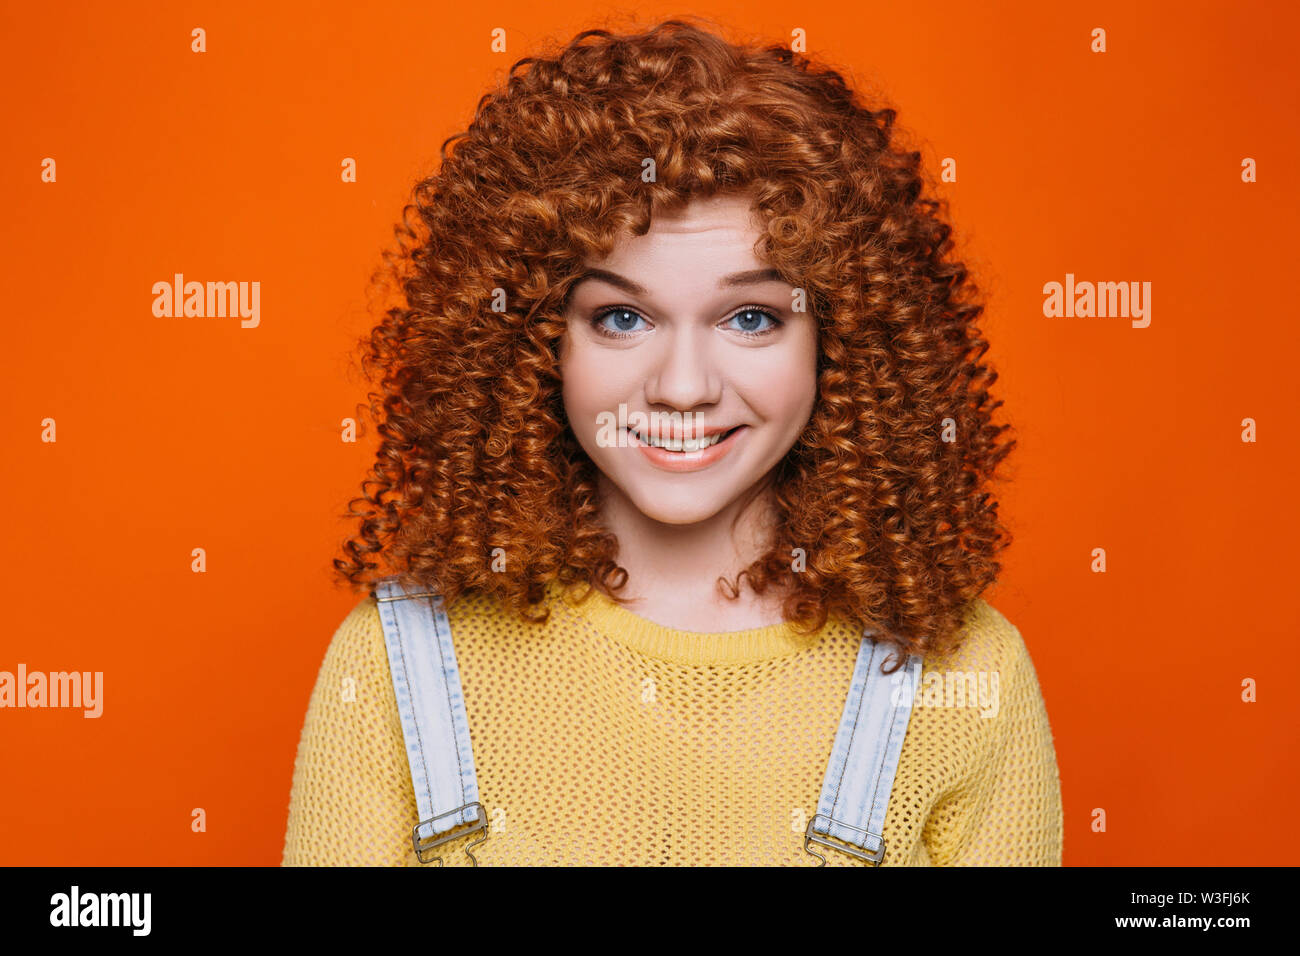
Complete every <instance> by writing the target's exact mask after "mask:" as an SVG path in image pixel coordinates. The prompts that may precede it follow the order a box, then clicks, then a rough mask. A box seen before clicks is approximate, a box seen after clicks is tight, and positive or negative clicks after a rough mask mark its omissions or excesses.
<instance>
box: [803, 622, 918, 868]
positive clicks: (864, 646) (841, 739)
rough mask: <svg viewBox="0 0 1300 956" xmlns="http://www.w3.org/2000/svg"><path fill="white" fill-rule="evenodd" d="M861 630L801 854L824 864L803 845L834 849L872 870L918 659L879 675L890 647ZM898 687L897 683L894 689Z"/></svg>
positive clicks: (878, 857)
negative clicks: (815, 844) (823, 776)
mask: <svg viewBox="0 0 1300 956" xmlns="http://www.w3.org/2000/svg"><path fill="white" fill-rule="evenodd" d="M869 635H870V632H867V633H866V634H864V635H863V637H862V643H861V645H860V646H859V647H858V659H857V663H856V665H855V666H854V668H853V681H852V683H851V685H850V686H849V694H848V699H847V700H846V701H845V704H844V713H843V715H842V716H841V717H840V726H839V730H838V731H836V734H835V743H834V745H833V747H832V748H831V759H830V762H829V764H828V765H827V767H826V778H825V781H824V783H823V784H822V792H821V799H820V800H819V801H818V803H817V813H816V815H815V816H814V817H813V818H812V819H811V820H809V821H808V827H807V829H806V830H805V832H804V849H805V850H807V851H808V852H809V853H811V854H812V855H813V856H815V857H817V858H818V859H820V860H821V861H822V862H821V864H819V865H822V866H824V865H825V864H826V858H825V857H823V856H821V854H819V853H816V852H814V851H813V850H811V849H810V848H809V846H808V844H809V843H817V844H820V845H822V846H828V847H831V848H832V849H836V850H841V851H843V852H845V853H848V854H849V855H850V856H854V857H857V858H858V859H862V860H867V861H868V862H870V863H871V865H873V866H879V865H880V862H881V861H882V860H883V859H884V858H885V837H884V827H885V811H886V810H887V809H888V807H889V794H890V791H891V790H892V789H893V786H894V772H895V771H896V770H897V769H898V757H899V754H900V753H901V752H902V750H903V738H904V737H906V736H907V724H908V721H909V720H910V719H911V716H912V699H913V691H914V688H915V687H916V685H917V682H918V680H919V679H920V674H921V663H922V662H921V658H920V656H918V655H916V654H911V655H909V656H908V658H907V662H906V663H905V664H904V665H903V666H902V667H901V668H899V669H898V670H897V671H895V672H894V673H893V674H891V675H884V674H881V673H880V665H881V664H882V663H884V661H885V659H886V657H887V656H888V654H889V652H890V650H891V648H892V645H887V644H883V643H879V642H877V641H874V640H872V638H871V637H870V636H869ZM900 685H901V686H900ZM828 836H830V837H835V838H836V839H838V840H842V841H845V842H846V843H848V844H850V845H849V846H843V845H841V844H839V843H833V842H831V841H830V840H829V839H827V837H828Z"/></svg>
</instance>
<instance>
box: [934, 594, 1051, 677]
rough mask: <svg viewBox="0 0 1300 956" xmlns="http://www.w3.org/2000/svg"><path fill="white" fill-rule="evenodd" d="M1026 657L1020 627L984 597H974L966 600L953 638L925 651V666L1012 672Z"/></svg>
mask: <svg viewBox="0 0 1300 956" xmlns="http://www.w3.org/2000/svg"><path fill="white" fill-rule="evenodd" d="M1029 660H1030V657H1029V649H1028V647H1027V646H1026V645H1025V640H1024V638H1023V637H1022V636H1021V634H1020V629H1019V628H1017V627H1016V626H1015V625H1014V624H1012V623H1011V621H1009V620H1008V619H1007V618H1006V616H1005V615H1004V614H1003V613H1002V612H1001V611H999V610H998V609H997V608H996V607H994V606H993V605H992V604H990V603H989V602H988V601H987V600H985V599H983V598H975V599H974V600H972V601H970V602H969V603H968V604H967V606H966V611H965V614H964V615H963V618H962V622H961V625H960V627H959V628H958V633H957V634H956V635H955V638H954V640H952V641H951V642H950V644H949V646H948V647H947V649H945V650H943V651H940V652H936V653H933V654H930V655H927V656H926V658H925V667H926V669H927V670H930V669H935V670H938V669H943V670H951V671H975V672H981V671H982V672H1002V673H1014V672H1016V671H1017V670H1019V669H1020V668H1021V667H1022V666H1023V665H1024V664H1025V663H1027V662H1029Z"/></svg>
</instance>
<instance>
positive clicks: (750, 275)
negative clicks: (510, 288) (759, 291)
mask: <svg viewBox="0 0 1300 956" xmlns="http://www.w3.org/2000/svg"><path fill="white" fill-rule="evenodd" d="M588 279H600V280H601V281H602V282H608V283H609V284H610V285H612V286H614V287H615V288H618V289H622V290H623V291H624V292H626V293H628V294H629V295H648V294H649V292H648V290H647V289H645V288H644V287H643V286H641V285H639V284H638V283H636V282H633V281H632V280H631V279H629V278H627V277H626V276H621V275H619V274H618V273H617V272H610V271H609V270H608V269H595V268H592V269H587V270H586V271H585V272H583V273H582V275H580V276H579V277H578V280H577V282H575V283H574V284H573V286H571V287H570V288H575V287H577V286H578V285H579V283H582V282H586V281H587V280H588ZM772 281H776V282H780V281H782V280H781V273H779V272H777V271H776V270H775V269H750V270H748V271H746V272H733V273H732V274H731V275H729V276H723V277H722V278H721V279H720V280H718V288H720V289H724V288H730V287H732V286H738V285H758V284H759V283H762V282H772Z"/></svg>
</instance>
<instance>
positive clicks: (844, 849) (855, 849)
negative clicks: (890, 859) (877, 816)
mask: <svg viewBox="0 0 1300 956" xmlns="http://www.w3.org/2000/svg"><path fill="white" fill-rule="evenodd" d="M818 817H824V818H825V819H827V820H829V821H830V822H831V823H834V824H837V825H838V826H841V827H844V828H845V829H847V830H853V831H855V832H857V833H861V834H863V835H864V836H869V837H875V838H876V839H877V840H879V841H880V849H878V850H864V849H863V848H862V847H860V846H854V845H853V844H851V843H846V842H843V841H841V840H838V839H833V838H832V837H831V836H830V835H829V834H823V833H816V832H814V831H813V824H814V823H816V822H817V818H818ZM827 829H828V830H829V829H830V827H829V826H827ZM810 843H816V844H818V845H820V846H828V847H830V848H831V849H832V850H839V851H840V852H841V853H847V854H848V855H849V856H853V857H857V858H858V859H859V860H866V861H867V862H868V863H870V864H871V865H872V866H880V861H881V860H883V859H884V858H885V838H884V837H883V836H882V835H881V834H879V833H872V832H871V831H869V830H864V829H863V828H862V827H855V826H850V825H849V824H847V823H840V821H838V820H833V819H831V817H830V816H828V815H827V814H825V813H814V814H813V817H812V819H811V820H809V821H808V826H807V828H806V829H805V830H804V833H803V848H804V850H805V851H806V852H807V853H809V854H810V855H811V856H815V857H817V859H819V860H821V862H820V863H818V864H817V865H818V866H825V865H826V857H824V856H822V855H821V854H820V853H818V852H816V851H815V850H813V849H812V848H811V847H810V846H809V844H810Z"/></svg>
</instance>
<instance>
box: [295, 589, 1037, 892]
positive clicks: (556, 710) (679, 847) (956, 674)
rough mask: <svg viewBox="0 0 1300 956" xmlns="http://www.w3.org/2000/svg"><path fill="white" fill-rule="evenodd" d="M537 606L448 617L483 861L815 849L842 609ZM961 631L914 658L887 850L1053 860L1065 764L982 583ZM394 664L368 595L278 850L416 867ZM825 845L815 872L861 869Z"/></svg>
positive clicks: (456, 848) (332, 650) (989, 860)
mask: <svg viewBox="0 0 1300 956" xmlns="http://www.w3.org/2000/svg"><path fill="white" fill-rule="evenodd" d="M548 602H549V606H550V607H551V617H550V620H549V621H548V622H547V623H546V624H544V625H533V624H528V623H526V622H523V621H520V620H518V619H517V618H515V617H513V616H512V615H511V614H509V613H508V612H507V611H505V610H503V609H502V608H501V606H500V605H499V603H498V602H497V600H496V599H495V598H493V597H491V596H489V595H482V594H471V595H466V596H465V597H463V598H462V599H461V600H459V601H457V602H456V603H455V604H454V605H453V606H451V607H450V608H449V609H448V612H447V613H448V620H449V621H450V624H451V632H452V636H453V641H454V644H455V649H456V656H457V660H458V662H459V665H460V670H461V680H462V684H463V687H464V696H465V706H466V710H467V714H468V719H469V728H470V736H471V739H472V743H473V748H474V761H475V765H476V769H477V772H478V786H479V795H480V800H481V802H482V803H483V805H484V807H486V808H487V811H488V815H489V819H490V820H491V824H490V829H489V834H488V837H487V839H486V841H484V842H483V843H480V844H479V845H478V846H477V847H475V848H474V854H475V856H476V857H477V859H478V862H479V865H483V866H493V865H497V866H500V865H506V866H510V865H553V866H555V865H558V866H564V865H597V866H608V865H634V866H656V865H677V866H699V865H793V866H808V865H816V863H817V860H816V859H814V858H813V857H812V856H810V855H809V854H808V853H807V852H805V850H804V848H803V839H804V838H803V833H804V827H805V825H806V823H807V820H808V818H809V816H810V815H811V814H812V813H814V812H815V811H816V808H817V800H818V796H819V794H820V792H821V786H822V781H823V779H824V777H825V773H826V764H827V762H828V760H829V759H830V752H831V744H832V741H833V740H834V737H835V731H836V728H837V726H838V724H839V719H840V715H841V712H842V711H843V708H844V703H845V700H846V696H847V694H848V691H849V683H850V678H851V676H852V673H853V667H854V662H855V660H856V656H857V651H858V646H859V643H860V640H861V632H860V631H859V630H857V629H856V628H854V627H852V626H850V625H849V624H848V623H847V622H845V621H843V620H840V619H838V618H837V617H835V616H832V617H831V618H830V620H829V621H828V623H827V624H826V626H825V627H824V628H822V630H821V631H820V632H818V633H817V634H815V635H812V636H810V637H802V636H800V635H798V634H795V633H794V632H793V631H792V630H791V629H790V628H789V627H788V625H785V624H778V625H773V626H769V627H763V628H757V629H754V630H748V631H734V632H728V633H722V634H700V633H693V632H688V631H681V630H676V629H673V628H669V627H663V626H660V625H658V624H655V623H653V622H651V621H649V620H647V619H645V618H642V617H640V616H638V615H637V614H635V613H633V612H632V611H630V610H628V609H626V608H623V607H620V606H619V605H617V604H615V603H614V602H612V601H610V600H609V599H608V598H606V597H605V596H604V595H602V594H600V593H599V592H594V591H593V592H592V593H591V595H590V596H589V597H588V598H587V600H586V601H585V602H583V603H580V604H571V603H570V602H569V601H568V600H567V599H566V598H564V597H563V596H562V595H561V593H560V591H559V590H558V588H557V587H555V586H553V587H552V588H551V590H550V592H549V594H548ZM963 635H964V636H963V640H962V643H961V645H960V647H959V648H958V649H957V650H955V651H953V652H952V653H950V654H949V655H948V656H946V657H938V656H935V655H931V656H930V657H928V658H927V659H926V660H925V661H924V668H923V672H922V678H921V682H920V685H919V687H918V688H917V691H916V695H915V697H916V702H915V706H914V707H913V710H912V716H911V721H910V723H909V725H908V730H907V736H906V738H905V739H904V743H903V749H902V754H901V756H900V758H899V765H898V772H897V776H896V778H895V780H894V787H893V791H892V794H891V796H890V799H889V809H888V814H887V816H886V819H885V827H884V837H885V842H886V847H887V852H886V855H885V859H884V862H883V864H882V865H883V866H967V865H1015V866H1058V865H1060V862H1061V845H1062V816H1061V791H1060V780H1059V777H1058V773H1057V765H1056V754H1055V750H1054V749H1053V745H1052V733H1051V729H1050V726H1049V724H1048V718H1047V711H1046V708H1045V707H1044V703H1043V698H1042V694H1041V693H1040V690H1039V685H1038V678H1037V675H1036V673H1035V671H1034V667H1033V664H1032V662H1031V660H1030V657H1029V654H1028V652H1027V650H1026V648H1025V644H1024V641H1023V640H1022V639H1021V636H1020V633H1019V631H1018V630H1016V628H1015V627H1013V626H1012V625H1011V624H1010V623H1009V622H1008V621H1007V620H1006V619H1005V618H1004V617H1003V616H1002V615H1001V614H1000V613H999V612H998V611H997V610H996V609H994V608H993V607H992V606H991V605H989V604H987V603H986V602H984V601H983V600H977V601H975V602H973V603H972V604H971V605H970V608H969V609H968V612H967V615H966V620H965V623H964V625H963ZM389 674H390V672H389V667H388V653H387V649H386V646H385V643H384V635H383V630H382V627H381V625H380V619H379V613H378V609H377V605H376V604H375V601H374V600H373V598H366V599H364V600H362V601H361V602H360V603H359V604H358V605H357V606H356V607H355V608H354V609H353V610H352V611H351V613H349V614H348V616H347V617H346V619H345V620H344V621H343V623H342V625H341V626H340V627H339V628H338V631H337V632H336V633H335V635H334V638H333V640H332V641H331V642H330V645H329V648H328V649H327V650H326V652H325V657H324V663H323V664H322V666H321V668H320V672H319V675H318V677H317V680H316V684H315V687H314V689H313V691H312V694H311V700H310V703H309V706H308V709H307V716H306V720H305V722H304V725H303V729H302V736H301V740H300V743H299V746H298V752H297V759H296V761H295V764H294V772H293V785H292V790H291V793H290V801H289V819H288V828H287V832H286V837H285V846H284V855H283V859H282V865H285V866H329V865H378V866H420V865H421V864H420V863H419V862H418V861H417V860H416V858H415V854H414V851H413V850H412V847H411V828H412V827H414V826H415V824H416V820H417V816H416V802H415V794H414V790H413V787H412V783H411V775H410V769H409V767H408V764H407V757H406V749H405V744H404V741H403V737H402V727H401V721H400V718H399V716H398V711H397V701H396V697H395V694H394V692H393V687H392V683H391V680H390V676H389ZM980 675H983V676H982V677H981V676H980ZM992 675H996V678H994V677H993V676H992ZM981 680H982V681H983V686H984V689H985V691H986V693H985V695H984V699H983V700H982V701H981V700H980V697H979V694H978V692H977V688H978V687H979V686H980V681H981ZM994 688H995V689H996V692H995V693H994V692H993V689H994ZM963 697H964V700H963ZM994 703H996V706H994ZM981 704H983V706H980V705H981ZM465 842H467V841H458V842H453V843H451V844H449V845H444V846H443V847H442V848H441V849H442V850H443V851H446V852H443V853H442V854H441V855H442V857H443V859H444V861H445V863H446V865H448V866H469V865H472V864H471V861H470V860H469V858H468V857H467V856H466V855H465V853H464V851H463V849H462V848H463V846H464V843H465ZM816 849H817V850H818V852H819V853H820V854H821V855H823V856H825V857H826V865H827V866H863V865H868V864H865V863H864V862H863V861H860V860H857V859H855V858H853V857H851V856H849V855H848V854H846V853H840V852H837V851H836V850H833V849H827V848H824V847H816Z"/></svg>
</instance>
